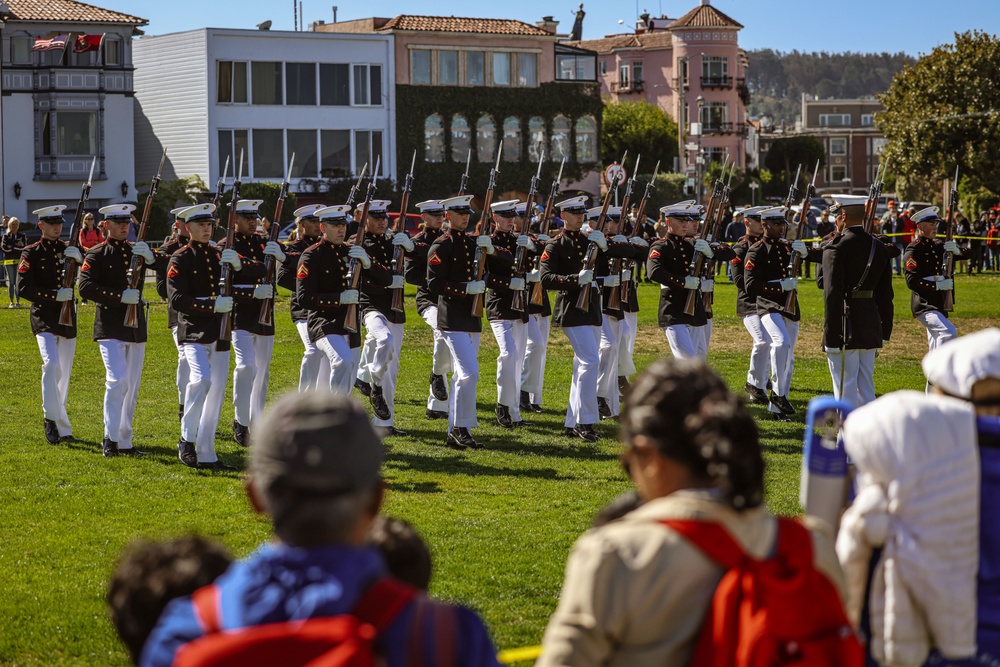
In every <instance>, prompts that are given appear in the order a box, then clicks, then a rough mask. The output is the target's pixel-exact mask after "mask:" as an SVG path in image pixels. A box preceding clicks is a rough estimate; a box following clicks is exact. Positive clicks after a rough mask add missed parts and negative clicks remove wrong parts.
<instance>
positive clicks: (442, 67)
mask: <svg viewBox="0 0 1000 667" xmlns="http://www.w3.org/2000/svg"><path fill="white" fill-rule="evenodd" d="M438 84H439V85H441V86H457V85H458V51H438Z"/></svg>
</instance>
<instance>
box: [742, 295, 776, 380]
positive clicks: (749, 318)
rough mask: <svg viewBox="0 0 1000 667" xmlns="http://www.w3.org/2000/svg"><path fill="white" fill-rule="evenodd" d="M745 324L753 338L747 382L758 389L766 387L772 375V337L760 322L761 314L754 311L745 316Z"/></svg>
mask: <svg viewBox="0 0 1000 667" xmlns="http://www.w3.org/2000/svg"><path fill="white" fill-rule="evenodd" d="M743 326H744V327H745V328H746V330H747V331H748V332H749V333H750V338H752V339H753V347H752V348H751V349H750V370H748V371H747V382H748V383H749V384H751V385H753V386H754V387H757V388H758V389H766V388H767V381H768V379H769V378H770V377H771V337H770V336H768V335H767V330H765V329H764V325H763V324H761V322H760V315H758V314H757V313H753V314H751V315H744V316H743Z"/></svg>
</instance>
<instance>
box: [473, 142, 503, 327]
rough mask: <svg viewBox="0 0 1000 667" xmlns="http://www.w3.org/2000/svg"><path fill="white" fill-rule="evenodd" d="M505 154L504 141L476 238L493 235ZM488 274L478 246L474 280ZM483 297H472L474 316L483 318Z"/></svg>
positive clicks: (474, 265) (498, 153)
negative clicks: (495, 201)
mask: <svg viewBox="0 0 1000 667" xmlns="http://www.w3.org/2000/svg"><path fill="white" fill-rule="evenodd" d="M502 153H503V141H501V142H500V147H499V148H497V162H496V165H495V166H494V167H493V168H492V169H490V182H489V186H488V187H487V188H486V196H485V197H484V198H483V214H482V215H481V216H480V217H479V224H477V225H476V236H491V235H492V234H493V211H492V210H490V206H491V205H492V204H493V190H494V189H495V188H496V184H497V174H499V173H500V155H501V154H502ZM485 273H486V253H485V252H484V251H483V249H482V248H481V247H479V246H476V256H475V259H473V262H472V278H473V280H485V279H484V278H483V274H485ZM483 301H484V299H483V295H482V294H473V295H472V316H473V317H482V316H483Z"/></svg>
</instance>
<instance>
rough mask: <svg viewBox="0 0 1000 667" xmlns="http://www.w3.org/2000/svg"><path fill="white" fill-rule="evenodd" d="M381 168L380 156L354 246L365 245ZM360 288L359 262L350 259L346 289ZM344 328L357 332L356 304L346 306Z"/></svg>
mask: <svg viewBox="0 0 1000 667" xmlns="http://www.w3.org/2000/svg"><path fill="white" fill-rule="evenodd" d="M381 166H382V156H381V155H379V156H378V158H377V159H376V160H375V171H373V172H372V180H371V181H369V182H368V193H367V194H366V195H365V203H364V204H362V206H361V217H360V218H358V231H357V232H356V233H355V235H354V245H355V246H357V247H359V248H362V247H364V243H365V225H366V224H367V223H368V209H370V208H371V205H372V199H373V198H374V197H375V184H376V183H375V182H376V181H377V180H378V172H379V168H380V167H381ZM360 287H361V262H359V261H358V260H357V259H355V258H353V257H352V258H351V261H350V264H348V268H347V289H349V290H357V289H360ZM344 328H345V329H347V330H348V331H350V332H351V333H357V332H358V304H356V303H349V304H347V311H346V312H345V313H344Z"/></svg>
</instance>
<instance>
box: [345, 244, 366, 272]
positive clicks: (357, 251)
mask: <svg viewBox="0 0 1000 667" xmlns="http://www.w3.org/2000/svg"><path fill="white" fill-rule="evenodd" d="M347 256H348V257H350V258H352V259H356V260H358V261H359V262H361V266H363V267H364V268H366V269H369V268H371V265H372V258H371V257H369V256H368V253H367V252H365V249H364V248H362V247H361V246H359V245H352V246H351V249H350V250H348V251H347Z"/></svg>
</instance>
